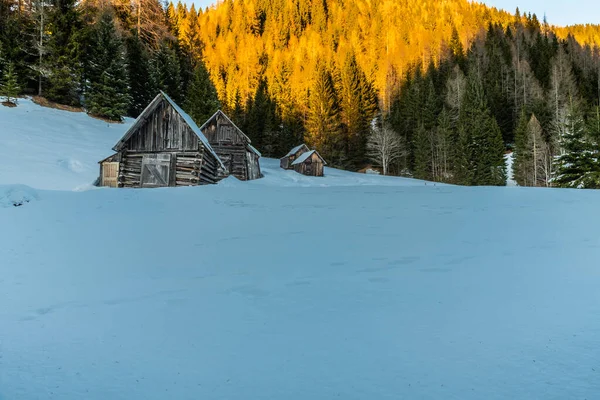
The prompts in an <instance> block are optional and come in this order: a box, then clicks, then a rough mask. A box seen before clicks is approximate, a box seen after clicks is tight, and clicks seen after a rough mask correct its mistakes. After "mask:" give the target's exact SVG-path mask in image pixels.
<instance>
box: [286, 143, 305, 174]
mask: <svg viewBox="0 0 600 400" xmlns="http://www.w3.org/2000/svg"><path fill="white" fill-rule="evenodd" d="M309 151H310V149H309V148H308V146H307V145H305V144H301V145H298V146H296V147H294V148H293V149H291V150H290V151H289V153H287V154H286V155H285V156H283V157H281V159H280V160H279V165H280V166H281V168H283V169H294V167H293V166H292V163H293V162H294V161H295V160H296V159H297V158H298V157H300V156H301V155H302V154H304V153H308V152H309Z"/></svg>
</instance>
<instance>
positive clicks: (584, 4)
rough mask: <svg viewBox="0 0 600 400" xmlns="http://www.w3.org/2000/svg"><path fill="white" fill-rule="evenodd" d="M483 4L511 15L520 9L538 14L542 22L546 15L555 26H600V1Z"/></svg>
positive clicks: (522, 0)
mask: <svg viewBox="0 0 600 400" xmlns="http://www.w3.org/2000/svg"><path fill="white" fill-rule="evenodd" d="M483 2H484V3H486V4H489V5H491V6H494V7H497V8H503V9H505V10H506V11H510V12H511V13H512V12H514V11H515V10H516V8H517V7H519V9H520V10H521V12H523V11H527V12H531V13H536V14H537V16H538V18H539V19H540V21H541V20H542V18H543V17H544V13H546V16H547V17H548V22H549V23H550V24H553V25H573V24H583V23H593V24H600V0H484V1H483Z"/></svg>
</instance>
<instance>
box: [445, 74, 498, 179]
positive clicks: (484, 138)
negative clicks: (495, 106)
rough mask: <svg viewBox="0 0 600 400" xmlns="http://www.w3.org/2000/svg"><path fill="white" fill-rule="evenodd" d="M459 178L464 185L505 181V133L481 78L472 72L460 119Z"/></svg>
mask: <svg viewBox="0 0 600 400" xmlns="http://www.w3.org/2000/svg"><path fill="white" fill-rule="evenodd" d="M458 132H459V143H458V146H457V157H456V160H455V162H456V178H457V181H458V183H460V184H463V185H495V186H503V185H505V184H506V165H505V162H504V143H503V142H502V133H501V132H500V128H499V127H498V124H497V123H496V120H495V119H494V117H493V116H492V115H491V113H490V110H489V108H488V105H487V101H486V98H485V94H484V90H483V85H482V82H481V79H480V78H479V77H478V76H477V74H476V73H470V74H469V76H468V79H467V92H466V94H465V100H464V104H463V108H462V110H461V113H460V117H459V120H458Z"/></svg>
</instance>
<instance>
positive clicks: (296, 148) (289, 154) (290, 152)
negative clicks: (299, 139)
mask: <svg viewBox="0 0 600 400" xmlns="http://www.w3.org/2000/svg"><path fill="white" fill-rule="evenodd" d="M304 146H306V145H305V144H299V145H298V146H296V147H294V148H293V149H291V150H290V151H289V153H287V154H286V155H285V156H284V157H283V158H285V157H289V156H291V155H293V154H296V153H297V152H298V150H300V149H301V148H302V147H304Z"/></svg>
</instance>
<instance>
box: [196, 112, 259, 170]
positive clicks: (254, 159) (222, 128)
mask: <svg viewBox="0 0 600 400" xmlns="http://www.w3.org/2000/svg"><path fill="white" fill-rule="evenodd" d="M202 133H204V136H206V138H207V139H208V142H209V143H210V145H211V146H212V148H213V150H214V151H215V153H217V155H218V156H219V158H220V159H221V161H223V164H225V167H226V168H227V173H228V174H229V175H233V176H235V177H236V178H238V179H240V180H243V181H246V180H250V179H258V178H260V177H261V176H262V175H261V173H260V165H259V161H258V159H259V156H258V154H256V153H254V152H253V151H252V150H251V149H250V148H249V146H248V144H249V142H248V138H247V137H246V135H244V134H243V133H242V132H241V131H240V130H239V129H238V128H237V127H236V126H235V125H233V124H232V123H231V122H230V121H229V120H228V119H227V118H226V117H224V116H223V115H222V114H221V113H217V114H216V115H215V116H214V117H213V118H211V120H210V121H208V122H207V123H206V124H205V125H204V126H203V128H202Z"/></svg>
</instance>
